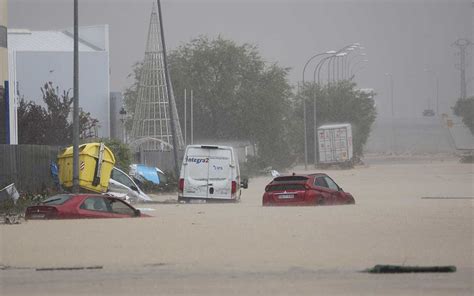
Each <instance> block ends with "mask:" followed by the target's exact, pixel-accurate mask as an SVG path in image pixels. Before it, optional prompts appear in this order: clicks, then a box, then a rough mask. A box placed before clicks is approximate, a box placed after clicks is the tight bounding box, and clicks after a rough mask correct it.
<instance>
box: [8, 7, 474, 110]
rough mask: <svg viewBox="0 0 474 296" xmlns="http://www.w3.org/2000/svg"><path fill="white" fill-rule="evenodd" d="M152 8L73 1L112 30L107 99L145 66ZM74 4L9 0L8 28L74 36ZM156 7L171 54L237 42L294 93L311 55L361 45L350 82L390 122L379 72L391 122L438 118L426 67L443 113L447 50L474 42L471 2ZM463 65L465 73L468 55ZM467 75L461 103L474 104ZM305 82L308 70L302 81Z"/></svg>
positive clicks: (452, 90)
mask: <svg viewBox="0 0 474 296" xmlns="http://www.w3.org/2000/svg"><path fill="white" fill-rule="evenodd" d="M152 2H153V1H152V0H133V1H132V0H79V3H80V8H79V9H80V11H79V13H80V16H79V17H80V24H81V25H94V24H108V25H109V26H110V27H109V29H110V57H111V59H110V66H111V89H112V90H123V89H124V88H126V87H127V86H128V85H129V81H128V80H127V75H128V73H130V71H131V66H132V65H133V64H134V63H135V62H136V61H139V60H141V59H143V56H144V48H145V38H146V35H147V31H148V24H149V17H150V12H151V7H152ZM72 3H73V1H72V0H42V1H37V0H9V3H8V5H9V16H8V18H9V19H8V26H9V27H10V28H28V29H31V30H45V29H62V28H65V27H71V26H72V24H73V23H72ZM162 7H163V14H164V15H163V17H164V26H165V37H166V42H167V47H168V50H172V49H173V48H176V47H177V46H178V45H180V44H182V43H186V42H188V41H190V40H191V39H192V38H193V37H197V36H199V35H208V36H210V37H215V36H217V35H218V34H221V35H222V36H223V37H225V38H229V39H232V40H235V41H236V42H238V43H244V42H247V43H252V44H256V45H257V46H258V48H259V49H260V52H261V54H262V56H263V57H264V58H265V59H266V60H267V61H268V62H271V63H275V62H276V63H278V64H279V65H281V66H284V67H290V68H292V70H291V73H290V77H289V78H290V80H291V82H292V83H294V84H296V82H297V81H298V80H301V76H302V68H303V65H304V63H305V62H306V60H307V59H308V58H309V57H310V56H312V55H314V54H316V53H319V52H324V51H327V50H332V49H339V48H341V47H343V46H345V45H347V44H350V43H354V42H359V43H361V44H362V45H363V46H364V47H365V52H366V53H367V58H368V60H369V62H368V63H367V66H366V67H365V68H364V69H362V70H361V71H360V72H358V73H357V77H356V81H357V83H358V84H359V86H360V87H363V88H374V89H375V91H376V92H377V93H378V95H377V98H376V101H377V105H378V108H379V113H380V115H381V116H385V115H388V114H389V113H390V109H389V105H390V104H389V78H388V76H386V75H385V73H391V74H392V75H393V81H394V98H395V101H396V104H395V113H396V115H397V116H403V117H413V116H421V112H422V111H423V109H426V108H427V107H428V105H429V104H431V108H433V109H435V106H434V102H435V96H436V92H435V78H434V75H433V73H432V72H426V71H425V69H428V68H429V69H431V70H432V71H434V72H435V73H437V74H438V76H439V80H440V89H439V96H440V111H442V112H445V111H448V110H449V108H450V107H451V106H452V105H453V104H454V101H455V100H456V98H457V97H458V96H459V92H460V91H459V85H460V82H459V71H458V70H457V69H456V68H455V64H456V63H459V57H458V56H456V55H455V53H456V52H457V49H456V48H455V47H453V46H452V44H453V42H455V41H456V40H457V39H458V38H469V39H471V40H472V39H473V24H474V23H473V10H474V8H473V4H472V0H444V1H435V0H429V1H421V0H412V1H396V0H393V1H380V0H379V1H362V0H352V1H348V0H346V1H334V0H333V1H318V0H306V1H298V0H287V1H271V0H255V1H237V0H219V1H217V0H216V1H211V0H193V1H192V0H188V1H184V0H178V1H176V0H174V1H171V0H163V1H162ZM470 53H472V50H471V51H470ZM469 62H470V65H469V66H472V54H471V55H470V60H469ZM313 69H314V66H313ZM471 73H472V72H470V74H469V75H468V77H469V80H470V82H469V87H468V94H471V95H472V93H473V92H472V89H473V84H474V83H473V82H472V80H473V76H472V74H471ZM71 75H72V74H71ZM311 76H312V70H309V71H308V72H307V73H306V77H311ZM430 99H431V102H430V103H429V100H430Z"/></svg>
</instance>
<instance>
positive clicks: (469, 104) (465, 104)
mask: <svg viewBox="0 0 474 296" xmlns="http://www.w3.org/2000/svg"><path fill="white" fill-rule="evenodd" d="M453 111H454V114H455V115H456V116H459V117H461V118H462V122H463V123H464V124H465V125H466V126H467V127H468V128H469V130H470V131H471V134H473V135H474V97H469V98H466V99H459V100H457V102H456V105H454V107H453Z"/></svg>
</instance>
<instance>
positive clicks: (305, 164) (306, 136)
mask: <svg viewBox="0 0 474 296" xmlns="http://www.w3.org/2000/svg"><path fill="white" fill-rule="evenodd" d="M326 54H328V52H323V53H318V54H315V55H313V56H312V57H310V58H309V59H308V60H307V61H306V63H305V64H304V67H303V74H302V76H303V77H302V80H303V86H302V90H303V91H304V89H305V80H304V74H305V71H306V67H308V65H309V63H310V62H311V61H312V60H314V59H315V58H317V57H319V56H323V55H326ZM313 103H314V120H315V121H314V125H315V126H316V99H314V102H313ZM303 121H304V122H303V126H304V169H305V170H307V169H308V147H307V146H308V134H307V131H306V127H307V122H306V99H305V98H304V96H303Z"/></svg>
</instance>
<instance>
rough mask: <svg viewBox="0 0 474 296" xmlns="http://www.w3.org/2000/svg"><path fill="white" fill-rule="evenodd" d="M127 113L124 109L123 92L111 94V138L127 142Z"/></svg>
mask: <svg viewBox="0 0 474 296" xmlns="http://www.w3.org/2000/svg"><path fill="white" fill-rule="evenodd" d="M126 116H127V113H126V111H125V107H124V101H123V95H122V93H121V92H111V93H110V137H111V138H113V139H116V140H120V141H123V142H126V140H125V139H126V135H125V129H124V124H125V118H126Z"/></svg>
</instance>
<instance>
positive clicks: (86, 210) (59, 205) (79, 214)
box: [25, 194, 148, 219]
mask: <svg viewBox="0 0 474 296" xmlns="http://www.w3.org/2000/svg"><path fill="white" fill-rule="evenodd" d="M130 217H148V215H144V214H142V213H140V210H138V209H135V208H134V207H132V206H131V205H129V204H128V203H126V202H124V201H123V200H121V199H118V198H115V197H111V196H107V195H99V194H59V195H55V196H52V197H50V198H48V199H46V200H44V201H43V202H42V203H41V204H39V205H37V206H31V207H28V208H27V209H26V213H25V219H81V218H130Z"/></svg>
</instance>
